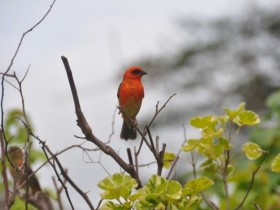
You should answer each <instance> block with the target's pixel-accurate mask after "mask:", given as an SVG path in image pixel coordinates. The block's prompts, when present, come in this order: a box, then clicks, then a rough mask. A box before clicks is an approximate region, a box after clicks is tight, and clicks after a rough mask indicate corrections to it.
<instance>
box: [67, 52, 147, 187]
mask: <svg viewBox="0 0 280 210" xmlns="http://www.w3.org/2000/svg"><path fill="white" fill-rule="evenodd" d="M61 59H62V61H63V64H64V67H65V70H66V73H67V77H68V81H69V84H70V88H71V92H72V96H73V100H74V105H75V110H76V115H77V118H78V119H77V123H78V126H79V127H80V128H81V130H82V132H83V134H84V135H85V137H86V139H87V140H88V141H90V142H92V143H94V144H95V145H96V146H98V147H99V148H100V149H101V150H102V151H103V152H104V153H105V154H107V155H109V156H111V157H112V158H113V159H114V160H115V161H116V162H117V163H118V164H119V165H120V166H121V167H122V168H123V169H124V170H125V171H126V172H127V173H129V174H130V176H131V177H133V178H134V179H136V181H137V183H138V188H141V187H142V184H141V181H140V179H139V177H138V174H137V172H136V171H135V169H134V167H133V165H130V164H127V163H126V162H125V161H124V160H123V159H122V158H121V157H120V156H119V155H118V154H117V153H116V152H115V150H114V149H113V148H111V147H110V146H108V145H106V144H105V143H103V142H102V141H101V140H99V139H98V138H96V137H95V136H94V134H93V133H92V130H91V127H90V126H89V124H88V123H87V121H86V118H85V117H84V115H83V113H82V110H81V106H80V102H79V98H78V93H77V90H76V86H75V83H74V79H73V75H72V71H71V68H70V65H69V63H68V60H67V58H66V57H64V56H62V57H61Z"/></svg>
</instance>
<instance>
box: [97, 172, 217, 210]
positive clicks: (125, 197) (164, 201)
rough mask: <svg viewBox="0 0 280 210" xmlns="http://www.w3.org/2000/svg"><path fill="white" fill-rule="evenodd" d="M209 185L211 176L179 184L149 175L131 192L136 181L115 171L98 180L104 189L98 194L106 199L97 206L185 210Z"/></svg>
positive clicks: (123, 209)
mask: <svg viewBox="0 0 280 210" xmlns="http://www.w3.org/2000/svg"><path fill="white" fill-rule="evenodd" d="M213 184H214V182H213V181H212V180H211V179H209V178H207V177H200V178H197V179H193V180H189V181H188V182H187V183H186V184H185V185H184V186H182V185H181V184H180V183H179V182H178V181H174V180H167V179H165V178H164V177H160V176H157V175H153V176H151V178H150V179H149V181H148V182H147V184H146V185H145V186H144V187H143V188H141V189H139V190H137V191H135V192H133V188H135V187H136V186H137V183H136V180H135V179H133V178H131V177H130V176H128V175H125V174H120V173H117V174H114V175H113V176H110V177H107V178H105V179H103V180H102V181H100V182H99V184H98V186H99V187H100V188H101V189H102V190H104V192H103V193H102V194H101V197H102V198H103V199H107V200H109V201H107V202H106V203H104V205H103V206H102V207H101V209H103V210H126V209H137V210H145V209H156V210H161V209H162V210H163V209H172V210H183V209H185V210H187V209H192V208H194V207H195V206H197V205H198V204H199V203H200V201H201V196H200V192H202V191H203V190H205V189H207V188H208V187H210V186H211V185H213ZM113 200H115V201H117V203H116V202H113Z"/></svg>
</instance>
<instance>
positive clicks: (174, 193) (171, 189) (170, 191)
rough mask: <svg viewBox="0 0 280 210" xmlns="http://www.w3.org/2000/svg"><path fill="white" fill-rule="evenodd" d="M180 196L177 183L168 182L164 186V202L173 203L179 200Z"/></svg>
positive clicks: (180, 189)
mask: <svg viewBox="0 0 280 210" xmlns="http://www.w3.org/2000/svg"><path fill="white" fill-rule="evenodd" d="M181 196H182V186H181V185H180V184H179V182H177V181H174V180H170V181H168V183H167V186H166V195H165V197H166V200H168V201H173V200H179V199H180V198H181Z"/></svg>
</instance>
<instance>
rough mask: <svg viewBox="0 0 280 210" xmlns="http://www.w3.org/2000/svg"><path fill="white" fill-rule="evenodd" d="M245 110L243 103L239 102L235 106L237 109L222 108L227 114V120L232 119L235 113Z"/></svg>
mask: <svg viewBox="0 0 280 210" xmlns="http://www.w3.org/2000/svg"><path fill="white" fill-rule="evenodd" d="M244 110H245V103H244V102H243V103H241V104H239V106H238V107H237V109H228V108H224V111H225V113H226V114H227V115H228V117H229V120H231V121H233V120H234V119H235V118H236V117H237V115H238V114H239V113H240V112H242V111H244Z"/></svg>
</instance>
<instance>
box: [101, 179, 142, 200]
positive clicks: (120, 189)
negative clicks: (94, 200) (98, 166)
mask: <svg viewBox="0 0 280 210" xmlns="http://www.w3.org/2000/svg"><path fill="white" fill-rule="evenodd" d="M136 186H137V182H136V181H135V180H134V179H132V178H131V177H130V176H128V175H125V174H114V175H113V176H112V177H107V178H105V179H103V180H102V181H100V182H99V183H98V187H100V188H101V189H103V190H105V191H104V192H103V193H102V194H101V197H102V198H103V199H120V197H122V198H124V199H127V198H128V196H130V194H131V190H132V189H133V188H134V187H136Z"/></svg>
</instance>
